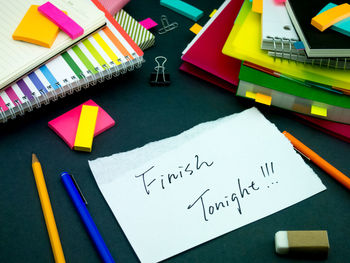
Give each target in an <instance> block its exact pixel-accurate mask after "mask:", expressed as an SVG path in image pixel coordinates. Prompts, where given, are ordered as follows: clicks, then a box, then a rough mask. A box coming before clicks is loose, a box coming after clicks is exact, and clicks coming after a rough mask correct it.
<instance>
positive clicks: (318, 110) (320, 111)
mask: <svg viewBox="0 0 350 263" xmlns="http://www.w3.org/2000/svg"><path fill="white" fill-rule="evenodd" d="M311 114H314V115H319V116H323V117H327V108H323V107H319V106H316V105H312V106H311Z"/></svg>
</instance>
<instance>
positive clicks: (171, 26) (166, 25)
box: [158, 15, 179, 35]
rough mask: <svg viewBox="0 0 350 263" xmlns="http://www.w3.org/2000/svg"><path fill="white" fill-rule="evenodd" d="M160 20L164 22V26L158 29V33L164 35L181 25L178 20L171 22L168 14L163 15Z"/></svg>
mask: <svg viewBox="0 0 350 263" xmlns="http://www.w3.org/2000/svg"><path fill="white" fill-rule="evenodd" d="M160 20H161V22H162V25H163V28H161V29H159V30H158V34H160V35H162V34H165V33H166V32H169V31H171V30H173V29H175V28H177V27H178V26H179V24H178V23H177V22H173V23H171V24H169V21H168V18H167V17H166V15H162V16H161V17H160Z"/></svg>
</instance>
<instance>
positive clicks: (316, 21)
mask: <svg viewBox="0 0 350 263" xmlns="http://www.w3.org/2000/svg"><path fill="white" fill-rule="evenodd" d="M349 16H350V5H349V4H347V3H345V4H341V5H338V6H335V7H333V8H331V9H328V10H327V11H324V12H322V13H321V14H319V15H317V16H315V17H313V18H312V19H311V25H313V26H314V27H316V28H317V29H318V30H320V31H324V30H326V29H327V28H328V27H330V26H332V25H334V24H335V23H338V22H339V21H341V20H343V19H345V18H348V17H349Z"/></svg>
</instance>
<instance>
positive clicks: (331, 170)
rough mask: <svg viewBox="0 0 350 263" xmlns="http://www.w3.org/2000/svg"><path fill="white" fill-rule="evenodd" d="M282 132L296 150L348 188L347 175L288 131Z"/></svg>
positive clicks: (349, 182) (349, 186)
mask: <svg viewBox="0 0 350 263" xmlns="http://www.w3.org/2000/svg"><path fill="white" fill-rule="evenodd" d="M283 134H284V136H286V137H287V138H288V139H289V140H290V142H291V143H292V144H293V146H294V147H295V148H296V149H297V150H298V151H300V152H301V153H302V154H304V155H305V156H306V157H308V158H309V159H310V160H311V161H312V162H314V163H315V164H316V165H317V166H319V167H320V168H321V169H322V170H324V171H325V172H326V173H328V174H329V175H330V176H332V177H333V178H334V179H335V180H337V181H338V182H340V183H341V184H342V185H344V186H345V187H346V188H348V189H350V178H349V177H347V176H346V175H345V174H343V173H342V172H340V171H339V170H338V169H336V168H335V167H334V166H333V165H331V164H330V163H328V162H327V161H326V160H325V159H323V158H322V157H321V156H319V155H318V154H317V153H315V152H314V151H313V150H311V149H310V148H309V147H307V146H306V145H304V144H303V143H302V142H301V141H299V140H298V139H296V138H295V137H294V136H293V135H291V134H290V133H288V132H286V131H284V132H283Z"/></svg>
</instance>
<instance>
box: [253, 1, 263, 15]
mask: <svg viewBox="0 0 350 263" xmlns="http://www.w3.org/2000/svg"><path fill="white" fill-rule="evenodd" d="M252 11H253V12H255V13H259V14H262V12H263V0H253V5H252Z"/></svg>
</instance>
